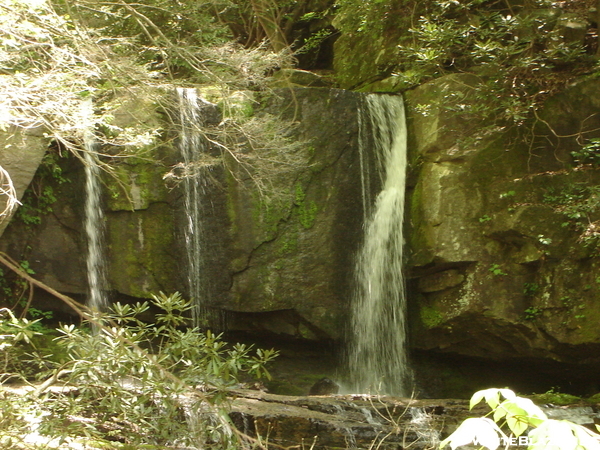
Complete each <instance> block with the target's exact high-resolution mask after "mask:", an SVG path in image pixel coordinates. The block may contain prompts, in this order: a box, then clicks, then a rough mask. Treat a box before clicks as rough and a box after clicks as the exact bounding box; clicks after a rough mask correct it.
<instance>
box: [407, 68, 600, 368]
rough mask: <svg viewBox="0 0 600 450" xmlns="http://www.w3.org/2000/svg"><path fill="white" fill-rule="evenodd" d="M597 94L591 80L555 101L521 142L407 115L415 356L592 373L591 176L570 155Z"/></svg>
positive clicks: (411, 97) (437, 115) (444, 82)
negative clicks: (569, 366) (574, 367)
mask: <svg viewBox="0 0 600 450" xmlns="http://www.w3.org/2000/svg"><path fill="white" fill-rule="evenodd" d="M456 81H457V80H456V76H453V77H446V78H442V79H440V80H437V81H435V82H432V83H429V84H426V85H424V86H422V87H420V88H418V89H415V90H414V91H411V92H410V93H408V94H407V103H408V104H409V105H411V106H413V107H414V106H416V105H418V104H427V103H428V102H431V96H432V93H434V94H433V95H434V96H435V95H437V96H439V97H441V96H443V95H444V94H445V93H446V92H448V90H453V91H455V92H456V90H457V88H456V86H455V85H456ZM461 84H462V85H463V86H465V83H461ZM462 89H463V90H464V89H466V90H467V91H468V87H463V88H462ZM599 92H600V84H599V83H598V82H597V81H595V80H591V81H585V82H581V83H579V84H576V85H573V86H571V87H570V88H569V89H568V90H567V91H566V92H564V93H562V94H560V95H558V96H556V97H555V98H554V99H552V100H551V101H550V102H549V103H548V105H547V107H546V109H545V110H544V111H543V112H542V114H541V115H540V117H541V118H542V120H543V121H544V123H542V124H541V125H540V126H538V127H537V128H536V129H535V130H533V132H532V134H531V135H532V136H533V139H532V140H529V141H527V140H524V139H523V136H522V134H520V132H521V131H522V130H518V129H513V130H507V129H505V128H498V129H493V128H490V127H483V126H480V127H478V126H477V125H478V124H477V122H476V121H474V122H473V121H471V122H469V123H461V122H460V120H461V119H460V116H457V115H456V114H452V113H448V112H445V110H443V109H437V110H436V109H435V108H434V109H433V110H430V111H429V113H428V115H423V114H422V113H420V112H418V111H417V110H416V108H413V109H411V110H410V111H411V112H410V117H411V121H410V126H411V130H412V132H411V136H412V139H413V147H412V148H413V151H414V155H413V161H414V173H413V178H412V180H413V182H412V185H411V186H410V188H409V189H410V191H411V205H410V227H411V231H410V233H409V241H410V243H409V247H410V255H411V256H410V258H409V266H410V268H409V274H410V275H409V276H410V277H411V282H410V286H411V288H410V303H411V314H410V317H411V323H412V327H411V329H412V343H413V348H415V349H418V350H427V351H435V352H442V353H448V354H454V355H463V356H469V357H473V358H478V359H480V360H487V361H490V360H496V361H510V360H519V359H521V360H523V361H528V362H529V364H541V363H540V361H542V360H545V361H548V362H550V361H552V362H554V361H560V362H563V363H575V364H581V365H583V368H581V370H580V372H579V376H581V377H582V378H585V377H588V378H589V377H590V375H591V373H592V371H593V370H595V369H594V368H596V367H598V365H599V364H600V356H598V355H599V353H598V350H600V347H599V344H600V333H599V332H598V328H597V325H596V324H597V323H598V318H599V317H598V314H600V309H599V308H598V303H597V299H598V295H599V294H600V285H599V283H598V282H597V280H598V281H600V279H598V264H599V261H600V260H599V259H598V246H597V240H596V235H595V234H594V233H595V226H596V225H595V224H596V221H597V220H598V219H599V217H598V214H599V211H598V202H597V192H596V190H597V188H596V185H597V183H598V181H600V179H599V171H598V169H597V168H596V167H595V166H594V165H591V164H587V165H586V164H584V165H579V166H576V165H575V164H574V162H573V159H572V157H571V155H570V153H571V151H574V150H577V149H581V148H582V144H583V143H584V142H587V141H586V139H589V138H592V137H595V136H596V135H597V129H598V125H600V123H598V119H597V118H596V115H597V112H598V93H599ZM467 94H468V92H467ZM439 97H438V98H439ZM467 97H468V95H467ZM463 98H464V97H463ZM446 106H447V105H446ZM474 124H475V126H473V125H474ZM559 136H562V137H559ZM536 361H537V362H536ZM525 364H527V363H525ZM540 367H541V366H540ZM565 367H566V366H565ZM585 367H587V370H588V371H587V372H586V369H585ZM548 370H550V371H552V370H554V371H555V372H556V367H555V368H554V369H548ZM559 371H560V369H559ZM586 374H587V375H586Z"/></svg>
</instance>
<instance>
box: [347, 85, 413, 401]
mask: <svg viewBox="0 0 600 450" xmlns="http://www.w3.org/2000/svg"><path fill="white" fill-rule="evenodd" d="M365 103H366V105H365V108H364V110H363V111H362V112H361V120H360V122H359V126H360V128H361V136H362V139H361V144H359V145H361V149H360V152H361V165H362V166H363V167H366V164H365V163H364V162H363V161H364V153H365V151H366V149H365V148H364V147H365V145H368V144H367V143H370V145H373V147H374V152H372V153H374V154H375V155H376V157H377V166H378V172H379V174H380V176H381V181H382V186H383V189H382V190H381V192H380V193H379V194H378V196H377V199H376V201H375V205H374V206H373V207H371V206H370V205H369V204H368V203H369V201H370V199H369V198H367V197H365V198H363V202H364V203H365V204H364V210H365V215H366V216H367V219H366V222H365V234H364V241H363V244H362V248H361V249H360V251H359V254H358V257H357V261H356V268H355V282H356V286H355V292H354V298H353V304H352V319H351V327H352V337H351V343H350V347H349V352H348V353H349V354H348V364H349V376H350V382H351V384H352V389H353V391H355V392H372V393H382V394H383V393H385V394H393V395H406V394H407V393H408V391H409V390H410V386H409V385H410V379H411V373H410V369H409V368H408V361H407V356H406V348H405V347H406V345H405V341H406V326H405V310H406V296H405V286H404V277H403V273H402V255H403V254H402V250H403V244H404V237H403V233H402V230H403V219H404V192H405V180H406V122H405V116H404V103H403V100H402V97H399V96H383V95H375V94H371V95H368V96H367V97H366V99H365ZM366 175H368V173H367V172H366V171H365V170H364V169H363V177H364V176H366ZM369 184H370V183H369V180H368V179H367V180H362V186H363V194H365V193H368V189H367V187H368V186H369Z"/></svg>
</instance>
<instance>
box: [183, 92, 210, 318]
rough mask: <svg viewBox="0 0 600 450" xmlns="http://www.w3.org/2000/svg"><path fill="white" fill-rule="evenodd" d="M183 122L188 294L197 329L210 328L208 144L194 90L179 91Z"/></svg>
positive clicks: (197, 98) (198, 102)
mask: <svg viewBox="0 0 600 450" xmlns="http://www.w3.org/2000/svg"><path fill="white" fill-rule="evenodd" d="M177 95H178V100H179V121H180V125H181V132H180V137H179V149H180V152H181V156H182V158H183V174H182V184H183V197H184V209H185V215H186V219H185V220H186V224H185V231H184V237H185V245H186V253H187V281H188V294H189V296H190V299H191V300H192V301H193V304H194V308H193V309H192V318H193V321H194V326H206V325H207V323H206V322H207V321H208V319H209V314H210V310H209V309H208V306H207V305H208V304H209V288H208V286H209V283H208V281H209V280H208V278H207V276H206V264H207V261H206V258H205V249H206V236H205V235H206V233H205V224H204V219H205V209H206V208H205V204H204V202H205V199H206V178H204V177H203V176H202V172H201V169H202V165H201V163H200V161H201V159H202V156H203V155H204V154H206V152H207V142H206V139H205V137H204V135H203V134H202V133H201V130H200V125H201V124H202V116H201V112H202V111H201V104H203V103H204V100H202V99H200V98H199V97H198V95H197V93H196V89H194V88H178V89H177Z"/></svg>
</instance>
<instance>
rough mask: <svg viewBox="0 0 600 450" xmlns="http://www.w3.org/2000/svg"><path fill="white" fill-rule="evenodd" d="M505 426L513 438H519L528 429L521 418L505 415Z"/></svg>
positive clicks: (527, 425) (525, 422)
mask: <svg viewBox="0 0 600 450" xmlns="http://www.w3.org/2000/svg"><path fill="white" fill-rule="evenodd" d="M506 425H508V428H510V431H512V433H513V434H514V435H515V436H521V435H522V434H523V433H525V430H527V428H528V427H529V424H528V423H527V421H526V420H523V417H522V416H519V415H507V416H506Z"/></svg>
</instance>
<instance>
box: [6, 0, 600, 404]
mask: <svg viewBox="0 0 600 450" xmlns="http://www.w3.org/2000/svg"><path fill="white" fill-rule="evenodd" d="M377 4H378V5H379V6H376V7H375V6H374V7H373V8H375V9H374V10H369V11H366V12H365V14H366V16H365V17H367V16H369V14H375V13H377V14H379V12H381V11H379V9H377V8H384V9H385V8H387V10H386V11H387V12H388V14H389V15H388V16H386V19H385V20H384V21H383V22H382V24H380V26H381V27H384V28H385V27H392V28H393V26H395V25H394V24H396V22H395V21H396V20H400V19H397V17H399V16H398V15H397V14H395V15H394V14H391V12H393V11H392V10H393V8H392V6H393V5H392V4H391V3H390V2H378V3H377ZM386 5H387V6H386ZM396 6H397V5H396ZM390 8H391V9H390ZM388 10H389V11H388ZM384 12H385V11H384ZM396 13H397V11H396ZM394 17H395V18H396V19H394ZM396 25H397V24H396ZM360 32H362V31H360ZM360 32H359V31H356V33H360ZM381 36H388V35H387V34H385V33H384V34H382V35H381ZM354 39H358V38H357V37H356V36H353V35H351V33H350V32H349V31H346V34H345V35H343V36H342V38H340V40H339V41H338V43H337V45H338V47H339V48H342V47H343V46H344V45H350V44H351V43H352V42H354ZM381 39H383V38H381ZM367 41H368V40H366V41H364V40H363V41H361V42H362V44H364V46H365V47H364V48H365V49H366V50H365V52H367V50H368V49H371V48H375V47H379V46H382V47H384V48H386V49H388V50H386V51H387V52H388V53H389V46H388V45H387V44H385V43H382V42H378V41H377V42H374V41H368V42H367ZM340 46H341V47H340ZM386 51H382V52H379V53H377V59H376V60H375V61H374V65H367V64H364V65H363V66H362V67H359V68H357V67H355V66H356V65H355V66H352V65H351V64H346V62H345V60H343V59H342V60H339V61H340V64H342V65H343V66H344V67H345V70H346V72H343V71H341V69H340V77H341V78H340V83H341V85H342V86H344V87H351V86H358V85H367V84H369V83H371V81H373V80H376V79H379V81H378V82H377V83H376V84H372V85H371V88H376V89H378V90H398V89H400V88H401V86H397V85H394V84H393V83H392V81H393V80H392V81H390V80H388V81H386V79H385V77H383V75H382V74H385V67H386V64H387V63H386V61H389V60H390V58H392V56H390V55H389V54H388V53H386ZM368 52H369V55H370V56H375V53H374V52H372V51H370V50H369V51H368ZM342 53H344V54H345V55H346V53H348V52H342ZM392 59H393V58H392ZM378 61H379V62H381V65H378V64H379V63H378ZM352 67H355V68H356V70H358V72H351V68H352ZM359 69H360V70H359ZM344 77H346V78H344ZM382 77H383V78H382ZM392 78H393V77H392ZM477 82H478V79H477V78H475V77H472V76H466V75H462V74H461V75H458V74H455V75H449V76H445V77H443V78H440V79H438V80H436V81H432V82H429V83H426V84H423V85H421V86H420V87H418V88H416V89H413V90H410V91H408V92H406V93H405V99H406V104H407V107H408V117H409V142H410V149H411V150H410V152H411V155H410V159H411V167H410V174H409V186H408V187H407V189H408V193H409V205H408V207H407V208H406V210H407V218H406V219H407V231H408V232H407V236H408V238H407V247H408V253H409V257H408V259H407V276H408V278H409V283H408V302H409V322H410V333H411V336H410V338H411V348H412V350H413V353H414V354H415V356H416V359H417V360H419V361H421V362H423V367H424V368H422V369H419V370H420V372H421V375H423V379H427V376H428V373H429V374H430V373H432V372H434V371H435V370H437V369H435V370H432V367H441V366H443V368H444V370H439V372H440V373H439V374H437V375H436V377H437V378H442V380H441V381H440V380H439V379H438V380H432V381H431V383H430V386H428V388H429V392H430V393H437V394H438V395H456V393H461V394H462V393H467V392H470V391H471V390H472V389H474V388H475V387H476V386H474V385H473V383H474V381H473V380H475V379H476V378H477V377H476V375H475V374H473V370H475V371H477V370H478V369H477V367H478V366H477V364H484V365H487V366H488V368H489V371H488V372H486V373H492V372H501V371H503V370H506V371H507V373H508V371H510V367H517V365H519V364H520V365H521V366H522V365H523V364H524V363H526V364H527V365H529V366H530V367H531V373H529V374H528V375H527V377H529V378H531V377H535V376H536V374H542V375H540V376H541V377H542V376H543V377H545V376H548V380H556V379H565V380H566V379H569V378H571V379H575V380H579V381H581V382H585V383H583V384H582V386H583V385H585V386H584V388H585V389H587V388H589V389H591V390H593V389H596V388H595V387H594V386H593V385H592V383H591V381H592V379H593V377H594V373H595V371H596V370H597V369H598V368H600V329H599V328H598V326H597V323H598V321H599V320H600V308H599V307H598V304H597V303H598V302H597V299H598V298H599V296H600V270H599V269H600V259H599V258H598V255H599V248H600V247H599V245H600V189H599V188H598V182H600V174H599V173H600V172H599V170H600V169H598V156H597V152H598V147H600V145H599V144H598V142H600V140H599V137H600V132H598V131H597V130H599V129H600V114H598V112H599V110H600V82H598V81H597V80H594V79H591V80H584V81H580V82H578V83H575V84H573V85H571V86H570V87H568V88H567V89H566V90H565V91H564V92H562V93H560V94H557V95H555V96H554V97H553V98H552V99H551V100H550V101H548V102H547V103H546V106H545V109H544V110H543V111H540V112H539V114H538V121H537V124H536V125H535V126H534V127H533V128H531V129H524V128H523V129H519V128H518V127H513V128H506V127H494V126H490V125H489V123H484V121H482V120H481V118H478V117H473V116H467V115H464V114H460V113H458V112H457V111H459V110H460V109H461V104H464V103H465V102H467V103H468V102H472V101H477V100H476V99H475V98H474V96H472V95H471V94H472V86H473V85H474V83H477ZM386 83H387V84H386ZM390 83H391V84H390ZM362 98H363V97H362V94H360V93H356V92H351V91H346V90H337V89H328V88H293V89H281V90H280V91H278V92H277V95H276V96H273V97H270V98H268V99H263V100H261V102H260V103H259V104H258V103H257V104H255V105H253V106H252V107H253V108H254V109H255V110H257V111H258V112H257V116H259V117H260V115H261V114H262V115H266V114H281V115H282V116H283V117H284V118H286V119H288V120H291V121H297V122H298V127H297V128H296V129H295V130H294V131H293V136H294V139H295V140H296V141H297V142H299V143H300V144H299V145H297V146H295V147H294V148H293V149H292V150H289V151H290V152H292V153H293V154H286V155H285V156H286V158H281V159H280V160H278V157H277V154H276V152H275V153H274V155H275V160H276V162H275V163H273V160H271V159H269V158H265V157H262V159H261V155H258V157H257V158H254V159H253V160H252V161H253V162H252V164H251V165H247V164H245V163H244V158H245V157H244V158H241V159H240V158H235V157H234V156H233V155H231V154H225V155H224V156H223V157H222V158H219V159H218V161H217V162H214V163H213V164H212V165H211V166H210V168H209V169H207V170H206V172H205V175H206V179H205V180H203V181H202V183H204V189H205V192H206V194H205V195H206V198H207V199H208V203H207V204H208V205H209V206H208V207H207V209H206V217H204V218H203V220H204V223H205V226H206V233H207V236H208V238H207V240H206V249H205V255H206V261H207V262H208V264H207V266H206V272H207V274H208V276H207V278H208V279H209V280H210V283H209V284H210V286H209V288H208V295H209V297H210V301H209V303H210V307H211V308H213V309H215V310H218V311H219V313H220V314H219V316H220V318H221V319H222V320H223V322H224V323H220V324H219V325H220V326H223V324H224V326H225V327H226V328H227V329H229V330H238V331H247V332H253V333H256V334H263V335H265V334H266V335H269V336H271V337H272V336H285V337H290V338H299V339H307V340H310V341H320V342H323V341H331V340H333V341H342V340H343V338H344V327H345V324H346V322H347V311H348V306H349V298H350V290H351V283H352V272H353V255H354V254H355V252H356V250H357V248H358V246H359V241H360V237H361V234H362V231H361V229H362V217H363V211H362V201H361V186H360V162H359V155H358V147H357V145H358V144H357V143H358V134H359V129H358V118H357V111H358V109H359V108H360V105H361V102H362ZM448 99H450V100H448ZM452 99H455V100H452ZM458 99H460V102H461V104H458V103H457V104H452V101H456V102H458V101H459V100H458ZM128 105H129V106H128V107H127V108H126V109H129V110H132V111H136V112H138V113H140V114H141V115H142V116H143V120H146V121H156V122H157V123H166V120H165V117H162V116H161V113H159V112H158V109H157V108H156V105H155V104H154V103H152V102H148V101H146V99H136V98H133V99H132V100H131V101H130V103H128ZM140 114H138V117H137V119H138V120H139V116H140ZM117 120H118V121H122V122H123V123H124V124H125V123H126V122H127V120H131V118H130V117H129V116H128V115H127V114H126V113H125V112H122V114H121V115H119V114H117ZM124 126H126V125H124ZM172 131H173V133H172V134H173V136H176V134H175V133H176V130H172ZM165 134H168V133H165ZM11 139H14V138H11ZM27 139H30V140H33V141H32V142H33V144H31V143H30V141H27V143H26V144H23V145H22V146H21V145H20V144H19V148H21V147H22V148H25V147H27V148H28V149H30V150H32V152H33V153H32V155H33V156H32V157H31V158H28V160H31V161H32V162H33V163H34V164H33V165H32V166H31V167H28V168H26V169H24V170H22V171H21V172H22V173H23V174H24V175H26V178H27V176H30V175H31V172H32V167H35V165H36V164H35V162H36V161H38V160H39V159H40V158H41V155H42V154H43V152H42V150H45V145H44V142H43V140H41V138H39V136H33V137H28V138H27ZM7 145H9V146H10V145H16V144H15V143H13V142H12V141H10V142H9V141H7ZM40 149H42V150H40ZM285 151H288V150H285ZM282 152H283V150H282ZM573 152H575V158H574V157H573V155H572V153H573ZM2 155H4V156H10V155H8V153H7V152H3V153H2ZM249 156H252V155H251V154H250V155H249ZM254 156H256V155H254ZM280 156H281V155H280ZM371 159H373V158H371ZM179 161H181V157H180V154H179V150H178V148H177V139H176V138H175V139H174V140H170V139H167V138H165V139H163V141H161V142H160V145H158V146H155V147H153V148H152V149H147V152H146V153H145V154H144V157H138V158H129V159H125V160H123V161H120V162H116V163H115V164H114V170H113V172H112V174H111V175H110V176H109V175H107V176H106V177H105V178H104V180H103V181H104V184H105V192H104V202H105V205H106V209H107V214H106V221H107V227H106V237H107V246H106V247H107V256H108V279H109V283H110V287H111V290H112V291H113V297H114V299H116V300H122V299H125V300H132V299H136V298H148V297H149V296H150V294H151V293H155V292H158V291H164V292H174V291H182V292H186V290H187V281H186V277H187V275H186V257H185V253H186V251H187V249H186V247H185V239H184V238H183V236H184V232H183V228H184V225H183V224H184V222H185V218H184V214H185V213H184V211H183V197H182V196H183V194H182V190H181V186H180V185H179V186H178V185H169V186H167V184H165V181H164V180H163V176H164V174H165V173H167V172H168V171H169V170H170V169H171V168H172V167H173V166H174V165H175V164H176V163H178V162H179ZM277 161H279V162H277ZM282 161H286V162H285V167H284V165H283V163H282ZM0 163H2V165H4V164H5V163H4V162H2V161H0ZM58 164H59V165H60V167H61V170H62V174H63V175H62V177H55V176H54V177H52V176H50V177H47V176H46V177H44V176H43V174H41V173H39V174H38V180H37V181H36V183H37V184H36V185H35V189H34V191H33V192H32V194H31V198H30V199H29V200H27V201H30V202H33V203H35V204H36V205H37V209H36V208H34V209H33V211H34V212H35V213H36V214H37V216H36V220H33V221H32V218H31V217H29V218H27V217H25V218H23V217H21V218H18V217H17V218H16V219H15V220H13V222H12V223H11V224H10V225H9V227H8V229H7V230H6V232H5V233H4V235H3V237H2V242H1V243H0V248H1V249H2V250H4V251H8V252H9V253H10V254H11V255H12V256H13V257H14V258H15V259H18V260H26V261H28V264H29V266H30V268H31V269H32V270H34V271H35V272H36V275H37V276H38V277H39V278H40V279H41V280H42V281H44V282H45V283H47V284H48V285H50V286H51V287H53V288H55V289H57V290H59V291H62V292H65V293H68V294H72V295H81V296H82V295H83V294H84V293H85V292H86V290H87V286H86V283H87V282H86V276H85V273H84V269H83V268H84V267H85V264H84V261H83V258H84V255H85V238H84V236H83V234H82V211H83V208H82V203H83V189H82V186H83V173H82V170H81V167H80V164H79V162H78V161H77V160H75V159H73V158H71V159H65V160H61V161H60V162H59V163H58ZM62 178H68V179H69V180H70V181H69V182H64V180H63V179H62ZM27 183H28V180H27V179H24V180H23V183H22V185H23V186H25V185H26V184H27ZM47 186H49V187H52V190H51V192H52V196H54V197H56V199H55V201H54V202H53V205H52V207H51V208H48V207H46V206H43V205H41V204H40V201H41V200H42V198H43V196H42V195H41V193H43V192H46V191H45V187H47ZM20 189H21V190H22V188H20ZM371 191H372V192H377V186H373V189H371ZM25 200H26V199H25ZM25 200H24V201H25ZM46 200H49V199H46ZM40 205H41V206H40ZM30 211H31V210H30ZM38 219H39V220H38ZM35 222H39V223H35ZM40 301H49V300H48V299H41V300H40ZM42 307H46V308H57V307H56V306H55V305H51V304H50V303H45V304H43V305H42ZM432 361H433V362H432ZM436 364H441V366H436ZM457 367H470V369H469V371H470V373H465V372H460V373H458V372H456V370H455V369H456V368H457ZM447 368H449V369H448V370H449V372H447V375H445V373H446V372H444V371H445V370H446V369H447ZM473 368H475V369H473ZM442 372H444V373H442ZM457 373H458V375H457ZM482 373H483V372H482ZM456 376H458V377H460V378H461V380H463V381H464V380H470V384H469V383H465V384H464V385H460V386H451V387H450V388H447V389H446V388H436V387H435V385H436V383H438V384H440V383H441V384H444V385H445V386H446V387H447V386H450V385H452V383H454V382H455V380H454V381H453V377H456ZM510 376H511V375H510V373H509V374H508V375H507V377H505V378H504V379H502V378H498V379H497V380H498V382H499V383H502V384H506V383H507V382H508V380H510ZM444 377H445V378H444ZM557 377H558V378H557ZM434 378H435V377H434ZM495 380H496V379H495ZM477 383H479V384H482V385H485V384H488V383H489V378H487V379H486V377H485V376H484V377H483V379H480V380H479V381H477ZM548 383H550V384H548V386H547V387H550V386H552V384H551V383H553V381H548ZM459 384H460V383H459ZM467 385H468V386H467ZM531 386H532V385H528V387H531ZM564 387H566V386H564ZM463 388H464V390H462V389H463ZM444 389H446V390H444ZM452 389H454V390H452ZM426 390H427V389H426Z"/></svg>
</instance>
